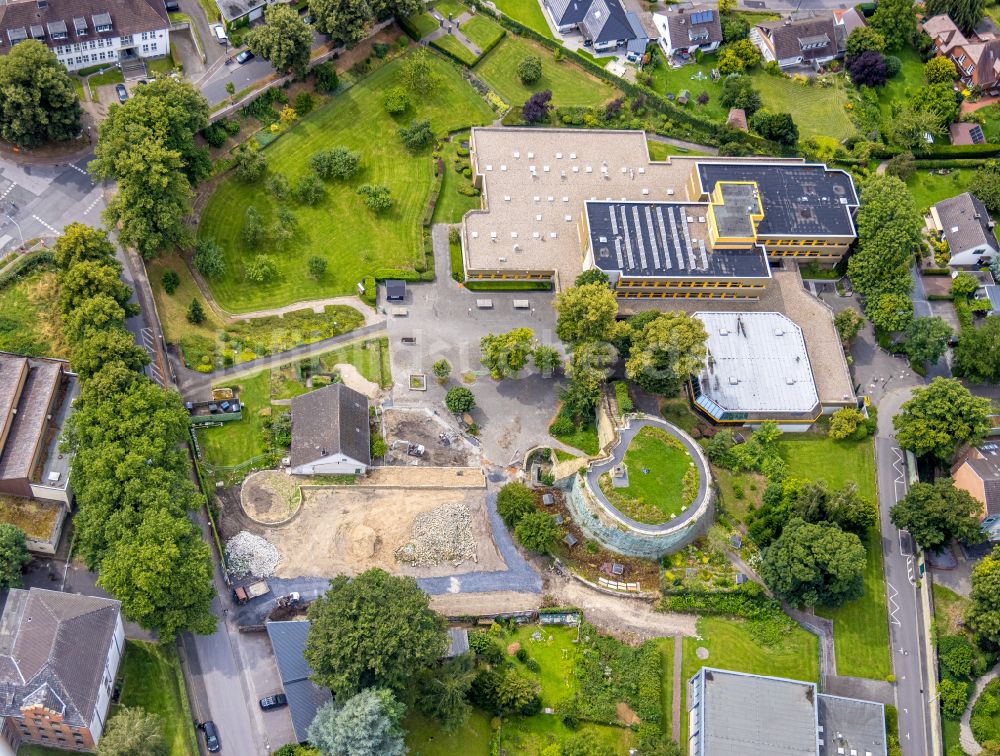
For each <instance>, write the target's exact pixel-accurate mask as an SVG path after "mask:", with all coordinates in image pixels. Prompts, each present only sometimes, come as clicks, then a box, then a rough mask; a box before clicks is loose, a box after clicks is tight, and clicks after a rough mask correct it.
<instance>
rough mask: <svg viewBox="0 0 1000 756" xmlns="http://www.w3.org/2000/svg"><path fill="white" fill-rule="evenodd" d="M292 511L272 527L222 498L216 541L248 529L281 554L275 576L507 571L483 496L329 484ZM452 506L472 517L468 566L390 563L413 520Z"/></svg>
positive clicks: (233, 501) (481, 493) (310, 492)
mask: <svg viewBox="0 0 1000 756" xmlns="http://www.w3.org/2000/svg"><path fill="white" fill-rule="evenodd" d="M303 495H304V499H303V502H302V507H301V508H300V510H299V512H298V514H297V515H296V516H295V517H293V518H292V519H291V520H290V521H289V522H286V523H284V524H282V525H277V526H265V525H260V524H258V523H256V522H254V521H252V520H251V519H250V518H249V517H246V516H245V515H244V514H243V512H242V510H241V508H240V504H239V500H238V496H237V497H233V496H226V497H223V498H222V501H224V509H223V517H222V522H223V528H222V530H223V536H224V537H225V538H230V537H232V536H233V535H234V534H235V533H236V532H238V531H239V530H249V531H250V532H252V533H256V534H257V535H259V536H261V537H263V538H266V539H267V540H268V541H270V542H271V543H272V544H274V545H275V547H277V549H278V551H279V552H280V553H281V561H280V562H279V563H278V569H277V571H276V576H277V577H279V578H297V577H333V576H335V575H341V574H346V575H354V574H357V573H359V572H363V571H364V570H366V569H369V568H370V567H381V568H383V569H385V570H387V571H388V572H392V573H395V574H401V575H412V576H414V577H441V576H447V575H457V574H461V573H465V572H469V571H470V570H482V571H486V572H493V571H499V570H506V569H507V565H506V564H505V562H504V560H503V557H501V555H500V552H499V551H498V549H497V547H496V545H495V544H494V543H493V538H492V535H491V530H490V523H489V517H488V515H487V512H486V501H485V492H484V491H483V490H482V489H481V488H480V489H473V490H469V489H461V488H397V487H386V488H383V487H372V486H350V485H348V486H335V487H330V488H318V489H317V488H305V489H303ZM451 503H465V504H466V505H468V507H469V510H470V512H471V514H472V535H473V538H474V540H475V544H476V557H475V559H474V560H473V561H471V562H470V561H465V562H460V563H458V564H455V563H445V564H440V565H435V566H431V567H413V566H409V565H404V564H401V563H399V562H397V561H396V559H395V556H394V554H395V552H396V549H398V548H399V547H400V546H403V545H405V544H407V543H409V542H410V540H411V535H410V534H411V530H412V527H413V521H414V519H415V518H416V517H417V515H418V514H420V513H421V512H428V511H430V510H432V509H436V508H437V507H440V506H443V505H445V504H451Z"/></svg>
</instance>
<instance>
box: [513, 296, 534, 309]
mask: <svg viewBox="0 0 1000 756" xmlns="http://www.w3.org/2000/svg"><path fill="white" fill-rule="evenodd" d="M514 309H515V310H530V309H531V302H529V301H528V300H527V299H515V300H514Z"/></svg>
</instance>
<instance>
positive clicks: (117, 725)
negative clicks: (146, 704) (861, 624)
mask: <svg viewBox="0 0 1000 756" xmlns="http://www.w3.org/2000/svg"><path fill="white" fill-rule="evenodd" d="M169 752H170V750H169V749H168V748H167V742H166V740H164V739H163V721H162V720H161V719H160V718H159V717H158V716H157V715H156V714H151V713H150V712H148V711H146V710H145V709H140V708H138V707H126V708H123V709H121V710H119V711H118V713H117V714H115V715H114V716H113V717H111V718H110V719H109V720H108V725H107V729H105V731H104V734H103V735H102V736H101V742H100V743H99V744H98V746H97V756H167V754H168V753H169Z"/></svg>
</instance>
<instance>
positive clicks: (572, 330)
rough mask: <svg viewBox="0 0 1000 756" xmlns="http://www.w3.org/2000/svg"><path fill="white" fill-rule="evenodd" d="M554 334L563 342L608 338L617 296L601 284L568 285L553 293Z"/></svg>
mask: <svg viewBox="0 0 1000 756" xmlns="http://www.w3.org/2000/svg"><path fill="white" fill-rule="evenodd" d="M553 306H554V307H555V309H556V336H558V337H559V339H560V341H565V342H566V343H567V344H579V343H580V342H583V341H609V340H610V339H611V336H612V333H613V331H614V327H615V318H616V316H617V315H618V298H617V297H616V296H615V293H614V292H613V291H611V289H609V288H608V287H607V286H606V285H605V284H601V283H587V284H584V285H582V286H572V287H570V288H569V289H566V290H565V291H563V292H561V293H560V294H558V295H557V296H556V299H555V302H554V304H553Z"/></svg>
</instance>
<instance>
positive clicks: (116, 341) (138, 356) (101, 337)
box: [70, 325, 149, 380]
mask: <svg viewBox="0 0 1000 756" xmlns="http://www.w3.org/2000/svg"><path fill="white" fill-rule="evenodd" d="M109 362H121V363H122V364H123V365H125V366H126V367H127V368H128V369H129V370H136V371H139V370H142V369H143V368H144V367H145V366H146V365H148V364H149V355H148V354H146V350H145V349H143V348H142V347H140V346H139V345H137V344H136V343H135V339H134V338H133V337H132V334H131V333H129V332H128V331H126V330H125V329H124V328H122V327H121V326H120V325H119V326H116V327H113V328H108V329H105V330H103V331H96V332H94V333H92V334H90V335H88V336H87V338H85V339H84V340H83V341H81V342H80V343H78V344H76V345H74V347H73V356H72V358H71V359H70V364H72V366H73V370H74V372H76V373H77V374H79V376H80V377H81V378H82V379H84V380H86V379H87V378H89V377H90V376H92V375H94V373H96V372H98V371H99V370H100V369H101V368H103V367H104V366H105V365H106V364H108V363H109Z"/></svg>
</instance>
